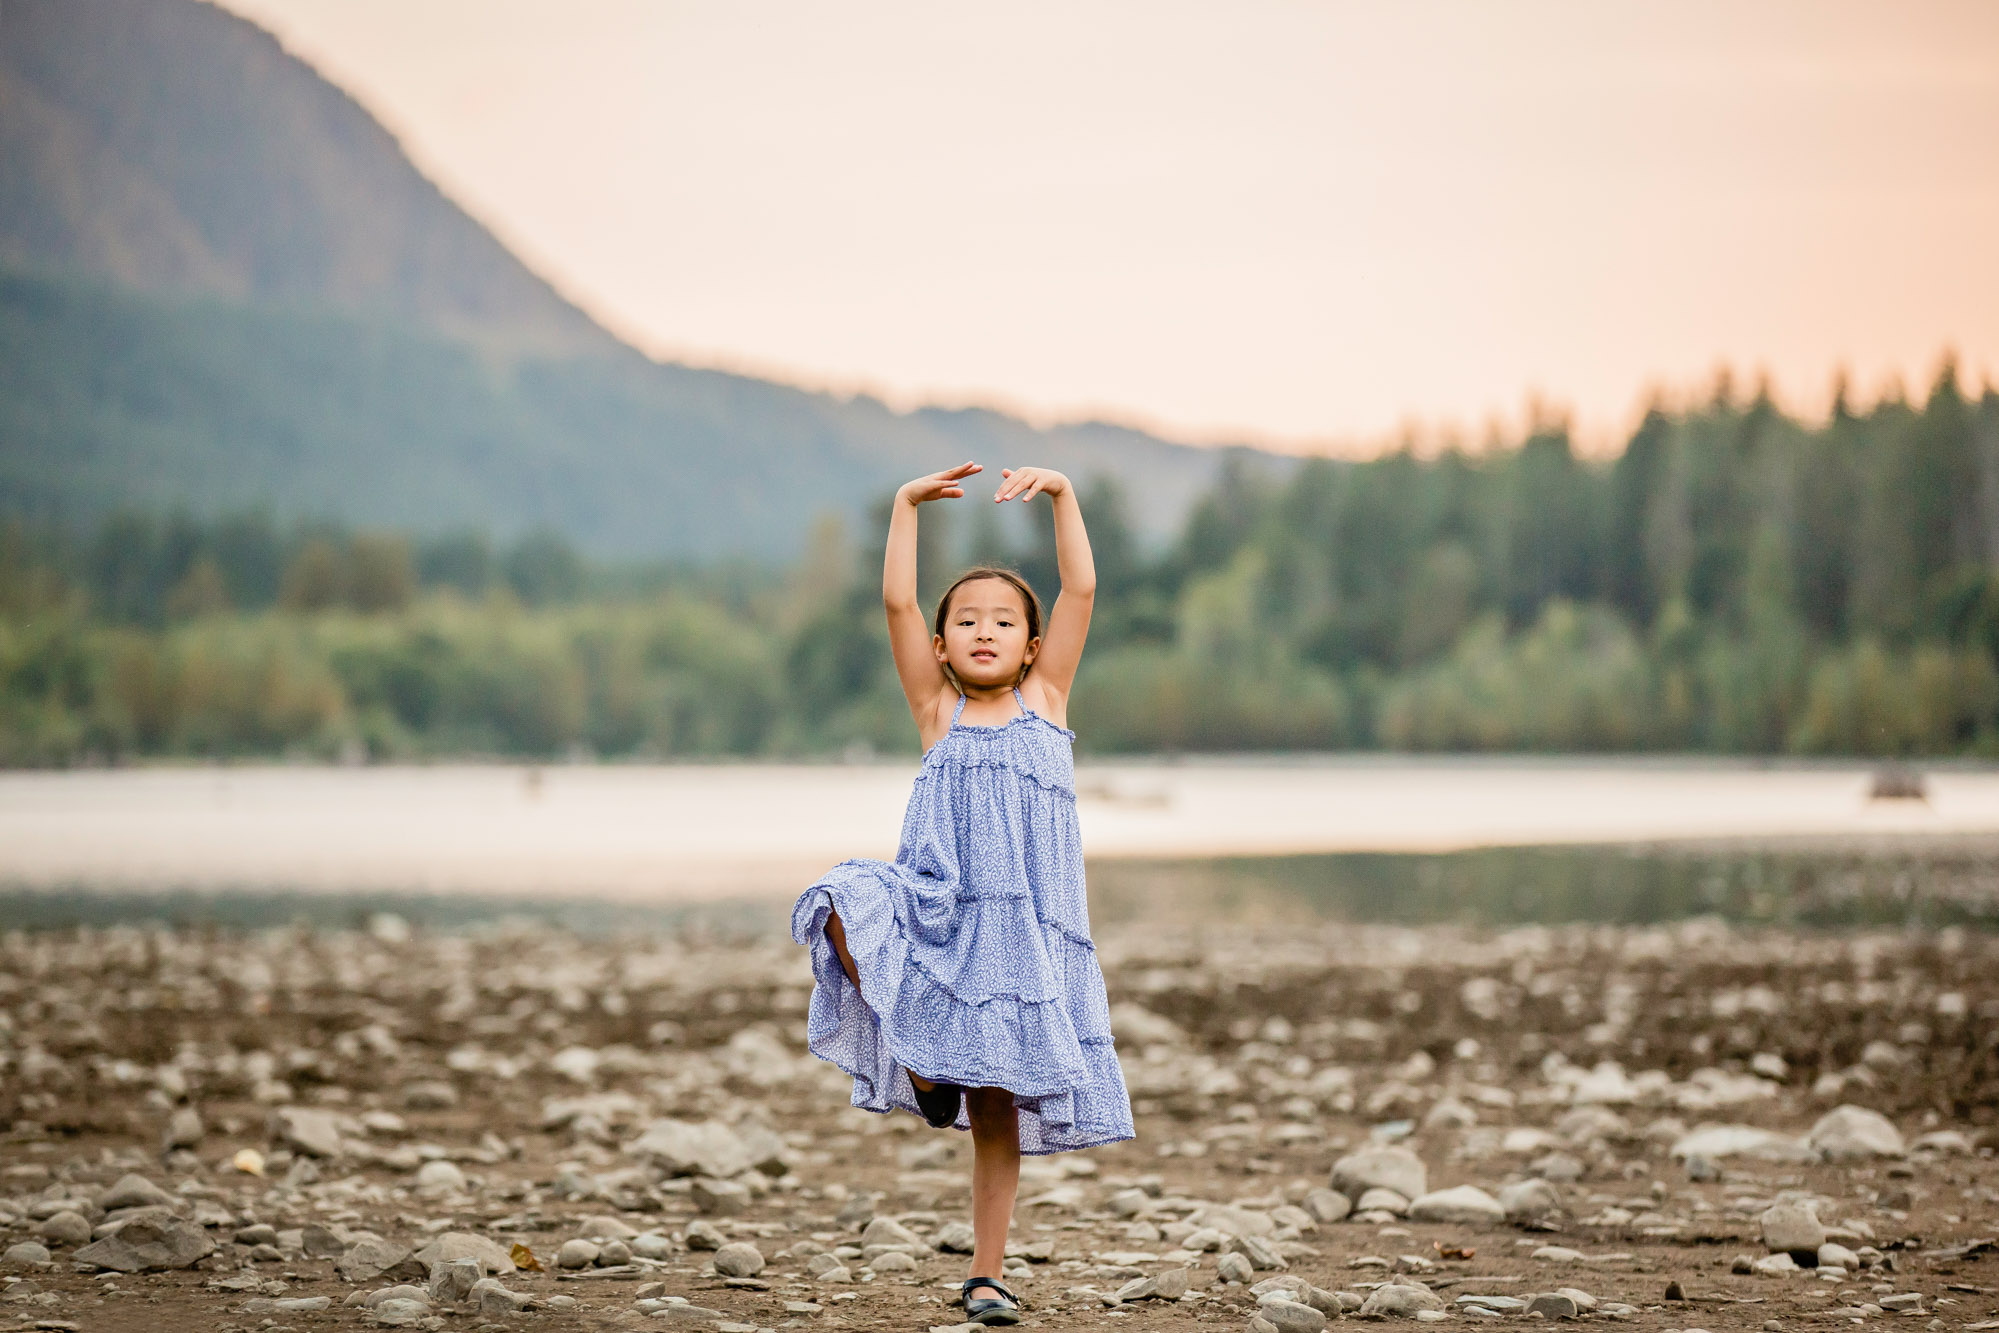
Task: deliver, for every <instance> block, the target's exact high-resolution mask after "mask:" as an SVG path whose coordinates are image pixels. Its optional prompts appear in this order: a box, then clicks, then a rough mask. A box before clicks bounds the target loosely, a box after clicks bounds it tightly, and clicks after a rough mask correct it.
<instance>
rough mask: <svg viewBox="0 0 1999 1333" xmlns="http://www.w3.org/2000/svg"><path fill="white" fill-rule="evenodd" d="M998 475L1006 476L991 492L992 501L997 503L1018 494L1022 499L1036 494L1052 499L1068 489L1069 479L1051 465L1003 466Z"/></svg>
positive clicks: (1065, 492) (1064, 493)
mask: <svg viewBox="0 0 1999 1333" xmlns="http://www.w3.org/2000/svg"><path fill="white" fill-rule="evenodd" d="M1000 476H1002V477H1004V478H1006V480H1005V481H1003V482H1002V483H1000V488H999V490H998V491H996V492H995V493H994V494H993V503H994V504H999V503H1000V502H1002V501H1005V500H1011V499H1013V498H1014V497H1016V496H1018V497H1019V498H1020V499H1022V500H1032V499H1033V498H1034V497H1035V496H1036V495H1046V496H1047V497H1048V498H1049V499H1051V500H1052V499H1054V498H1055V497H1056V496H1058V495H1066V494H1067V493H1068V491H1069V479H1068V478H1067V477H1065V476H1063V475H1062V474H1061V473H1060V472H1057V471H1056V470H1055V469H1054V468H1052V467H1018V468H1016V467H1003V468H1001V469H1000Z"/></svg>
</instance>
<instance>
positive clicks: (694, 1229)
mask: <svg viewBox="0 0 1999 1333" xmlns="http://www.w3.org/2000/svg"><path fill="white" fill-rule="evenodd" d="M686 1235H687V1248H688V1249H690V1250H719V1249H721V1248H722V1247H723V1246H724V1245H727V1244H728V1243H729V1238H728V1237H727V1236H725V1235H723V1234H722V1233H721V1232H720V1231H718V1230H716V1228H715V1224H714V1223H713V1222H703V1221H701V1220H700V1219H698V1218H697V1219H695V1220H694V1221H692V1222H689V1223H688V1224H687V1232H686Z"/></svg>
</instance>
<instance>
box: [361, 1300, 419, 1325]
mask: <svg viewBox="0 0 1999 1333" xmlns="http://www.w3.org/2000/svg"><path fill="white" fill-rule="evenodd" d="M368 1317H369V1318H370V1319H371V1320H373V1321H374V1322H375V1323H377V1324H379V1325H381V1326H382V1327H383V1328H408V1327H410V1326H411V1325H414V1324H421V1323H422V1322H423V1321H424V1320H426V1319H428V1318H429V1317H430V1305H429V1303H428V1302H425V1301H413V1300H407V1299H404V1298H402V1297H395V1298H392V1299H390V1300H386V1301H382V1302H380V1303H378V1304H376V1305H372V1306H370V1307H369V1308H368Z"/></svg>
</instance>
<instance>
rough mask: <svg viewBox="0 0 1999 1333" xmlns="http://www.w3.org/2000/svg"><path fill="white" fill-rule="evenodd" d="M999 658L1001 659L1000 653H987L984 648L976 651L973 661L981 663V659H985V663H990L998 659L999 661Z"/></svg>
mask: <svg viewBox="0 0 1999 1333" xmlns="http://www.w3.org/2000/svg"><path fill="white" fill-rule="evenodd" d="M998 657H999V654H998V653H990V652H987V651H986V650H985V649H983V648H980V649H978V650H976V651H975V652H973V654H972V660H973V661H974V662H977V661H979V660H981V659H983V660H985V661H988V662H991V661H994V660H996V659H997V658H998Z"/></svg>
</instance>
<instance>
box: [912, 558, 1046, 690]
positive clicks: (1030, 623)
mask: <svg viewBox="0 0 1999 1333" xmlns="http://www.w3.org/2000/svg"><path fill="white" fill-rule="evenodd" d="M980 579H999V580H1001V581H1002V582H1004V583H1011V584H1012V585H1013V586H1014V588H1015V589H1016V590H1017V591H1018V592H1019V593H1020V600H1021V601H1022V602H1024V603H1026V605H1027V637H1028V638H1029V639H1038V638H1040V637H1041V599H1040V598H1039V597H1036V596H1035V595H1034V589H1032V588H1030V587H1028V586H1027V580H1026V579H1024V578H1022V577H1021V576H1020V575H1018V574H1016V573H1014V572H1013V571H1012V570H1010V569H1002V568H1000V567H999V566H998V565H975V566H973V567H972V568H971V569H968V570H966V571H965V572H964V573H962V574H960V575H959V576H958V577H957V579H956V580H954V581H953V582H952V584H951V586H950V587H948V588H946V589H945V590H944V595H943V596H942V597H940V598H938V599H937V620H936V623H935V625H934V627H933V628H934V629H935V632H936V634H937V637H938V638H940V639H941V638H943V637H944V621H945V620H946V619H947V618H948V617H949V616H950V614H951V599H952V598H953V597H956V596H957V595H958V589H960V588H962V587H964V586H965V585H966V584H967V583H976V582H978V581H979V580H980ZM944 670H945V672H946V673H947V674H948V673H949V672H950V670H951V668H949V667H945V668H944ZM1021 674H1022V675H1026V674H1027V670H1026V668H1025V667H1023V668H1022V669H1021ZM952 684H954V685H955V684H957V680H956V678H955V677H954V678H953V679H952Z"/></svg>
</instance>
